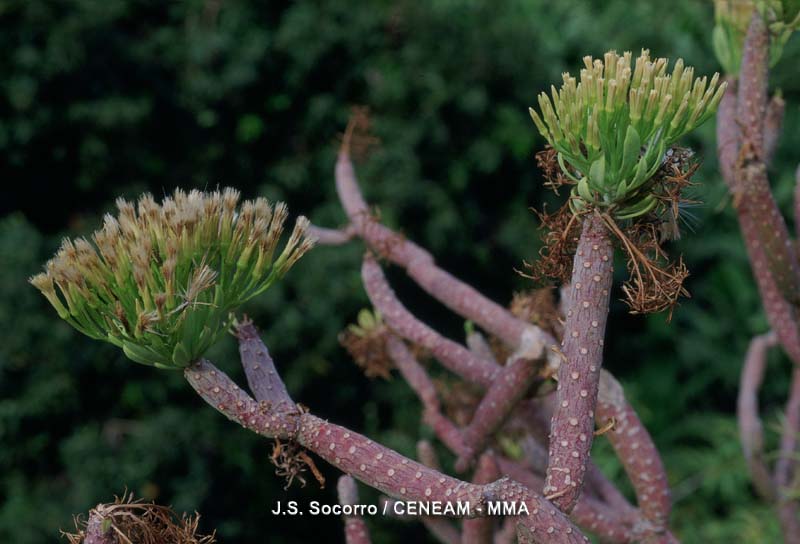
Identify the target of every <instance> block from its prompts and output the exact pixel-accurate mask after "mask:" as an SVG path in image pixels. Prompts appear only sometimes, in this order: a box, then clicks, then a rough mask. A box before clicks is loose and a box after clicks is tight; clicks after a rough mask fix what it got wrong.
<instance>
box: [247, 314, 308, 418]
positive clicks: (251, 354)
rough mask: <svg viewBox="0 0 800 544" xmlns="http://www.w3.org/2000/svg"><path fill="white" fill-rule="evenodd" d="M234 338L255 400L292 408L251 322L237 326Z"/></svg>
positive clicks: (265, 347) (289, 398)
mask: <svg viewBox="0 0 800 544" xmlns="http://www.w3.org/2000/svg"><path fill="white" fill-rule="evenodd" d="M236 337H237V338H238V339H239V356H240V358H241V361H242V366H243V367H244V370H245V374H246V375H247V385H248V386H249V387H250V391H252V392H253V396H254V397H255V398H256V400H257V401H263V402H268V403H270V404H272V405H277V404H281V403H285V404H286V405H287V406H294V401H292V399H291V397H290V396H289V392H288V391H286V386H285V385H284V384H283V380H282V379H281V378H280V376H279V375H278V371H277V369H276V368H275V363H274V362H273V361H272V357H270V355H269V351H268V350H267V346H265V345H264V342H262V341H261V338H259V336H258V331H257V330H256V328H255V326H254V325H253V322H252V321H250V320H248V319H245V320H244V321H242V322H241V323H239V324H237V326H236Z"/></svg>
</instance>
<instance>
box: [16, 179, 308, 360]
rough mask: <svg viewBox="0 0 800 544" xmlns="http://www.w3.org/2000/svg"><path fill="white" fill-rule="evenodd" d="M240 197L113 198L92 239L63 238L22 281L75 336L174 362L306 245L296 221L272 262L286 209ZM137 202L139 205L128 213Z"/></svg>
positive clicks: (194, 352)
mask: <svg viewBox="0 0 800 544" xmlns="http://www.w3.org/2000/svg"><path fill="white" fill-rule="evenodd" d="M238 201H239V193H238V192H237V191H235V190H233V189H225V190H224V191H223V192H222V193H220V192H219V191H215V192H213V193H201V192H199V191H191V192H189V193H185V192H183V191H181V190H177V191H176V192H175V193H174V195H173V196H172V197H167V198H165V199H164V201H163V202H162V203H161V205H159V204H157V203H156V202H155V200H153V198H152V197H151V196H150V195H144V196H142V197H141V198H140V199H139V202H138V207H134V206H133V204H131V203H129V202H127V201H125V200H122V199H119V200H118V201H117V207H118V208H119V214H118V215H117V217H112V216H111V215H106V217H105V219H104V224H103V227H102V228H101V229H99V230H97V231H96V232H95V233H94V234H93V236H92V238H93V240H94V244H92V243H90V242H88V241H87V240H85V239H82V238H79V239H77V240H74V241H73V240H69V239H65V240H64V242H63V244H62V246H61V249H60V250H59V251H58V252H57V254H56V255H55V257H54V258H53V259H51V260H50V261H48V263H47V265H46V267H45V272H43V273H41V274H37V275H36V276H34V277H32V278H31V279H30V282H31V284H33V286H34V287H36V288H37V289H39V290H40V291H41V292H42V294H44V296H45V297H46V298H47V300H48V301H49V302H50V303H51V304H52V305H53V307H54V308H55V309H56V311H57V312H58V315H59V317H61V318H62V319H64V320H66V321H67V322H68V323H70V324H71V325H72V326H73V327H75V328H76V329H78V330H79V331H81V332H82V333H84V334H86V335H88V336H90V337H92V338H95V339H99V340H105V341H107V342H111V343H112V344H114V345H117V346H119V347H121V348H122V349H123V351H124V352H125V354H126V355H127V356H128V357H129V358H130V359H132V360H134V361H136V362H138V363H143V364H148V365H153V366H156V367H159V368H182V367H185V366H188V365H189V364H190V363H192V362H193V361H195V360H197V359H199V358H200V357H201V356H202V355H203V353H205V351H206V350H207V349H208V348H209V347H210V346H211V345H212V344H214V342H216V340H217V339H219V337H220V336H221V335H222V334H223V333H224V332H225V330H226V329H227V327H228V325H229V319H230V315H231V312H232V311H233V310H234V309H235V308H236V307H238V306H239V305H241V304H242V303H244V302H245V301H247V300H249V299H251V298H253V297H254V296H256V295H259V294H261V293H263V292H264V291H266V290H267V289H268V288H269V287H270V285H272V284H273V283H274V282H275V281H277V280H278V279H280V278H281V277H282V276H283V275H284V274H285V273H286V272H287V271H288V270H289V268H291V266H292V265H293V264H294V263H295V262H297V260H298V259H299V258H300V257H301V256H302V255H303V254H305V253H306V252H307V251H308V250H309V249H311V247H312V246H313V240H312V239H309V238H307V237H306V235H305V232H306V228H307V227H308V220H307V219H306V218H305V217H300V218H298V219H297V222H296V223H295V226H294V230H293V232H292V234H291V236H290V238H289V240H288V242H287V244H286V245H285V247H284V248H283V251H282V252H281V253H280V254H279V255H278V257H277V259H274V260H273V256H274V253H275V249H276V247H277V245H278V241H279V238H280V234H281V232H282V230H283V225H284V222H285V221H286V216H287V211H286V207H285V206H284V205H283V204H282V203H279V204H277V205H276V206H275V208H274V210H273V208H272V206H271V205H270V204H269V203H268V202H267V201H266V200H265V199H263V198H258V199H256V200H255V201H246V202H244V203H242V205H241V207H240V208H237V204H238ZM137 208H138V209H137Z"/></svg>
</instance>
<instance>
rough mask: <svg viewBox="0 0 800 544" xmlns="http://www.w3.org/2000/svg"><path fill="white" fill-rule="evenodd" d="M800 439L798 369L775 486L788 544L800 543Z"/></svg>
mask: <svg viewBox="0 0 800 544" xmlns="http://www.w3.org/2000/svg"><path fill="white" fill-rule="evenodd" d="M798 439H800V368H797V367H796V368H795V369H794V372H793V374H792V383H791V386H790V387H789V400H788V402H787V403H786V413H785V414H784V420H783V431H782V434H781V447H780V456H779V457H778V461H777V463H776V466H775V484H776V485H777V487H778V515H779V517H780V520H781V526H782V528H783V535H784V539H785V541H786V544H797V543H798V542H800V519H798V515H797V514H798V499H797V495H796V492H797V488H798V486H800V471H798V464H800V463H798Z"/></svg>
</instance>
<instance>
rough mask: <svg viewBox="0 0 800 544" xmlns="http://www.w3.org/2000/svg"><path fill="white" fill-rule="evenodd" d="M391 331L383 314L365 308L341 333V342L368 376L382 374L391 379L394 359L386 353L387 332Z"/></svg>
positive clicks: (372, 376)
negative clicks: (354, 321) (385, 322)
mask: <svg viewBox="0 0 800 544" xmlns="http://www.w3.org/2000/svg"><path fill="white" fill-rule="evenodd" d="M388 332H389V330H388V329H387V327H386V325H385V324H384V323H383V319H382V318H381V314H380V313H379V312H377V311H375V312H371V311H370V310H368V309H366V308H364V309H362V310H361V311H360V312H358V318H357V322H356V323H352V324H350V325H348V326H347V328H346V329H345V330H344V331H342V333H341V334H340V335H339V343H340V344H341V345H342V347H344V348H345V349H346V350H347V351H348V353H350V356H351V357H352V358H353V360H354V361H355V362H356V364H357V365H358V366H359V367H361V368H362V369H363V370H364V374H366V376H367V377H368V378H374V377H378V376H380V377H381V378H384V379H389V377H390V375H391V371H392V366H393V365H392V361H391V358H390V357H389V354H388V353H386V334H387V333H388Z"/></svg>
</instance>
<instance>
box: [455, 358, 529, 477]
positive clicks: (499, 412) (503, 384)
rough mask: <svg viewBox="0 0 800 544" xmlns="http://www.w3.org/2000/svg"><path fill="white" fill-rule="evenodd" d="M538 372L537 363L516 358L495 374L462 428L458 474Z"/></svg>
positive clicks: (457, 466) (478, 450) (524, 391)
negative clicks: (462, 443)
mask: <svg viewBox="0 0 800 544" xmlns="http://www.w3.org/2000/svg"><path fill="white" fill-rule="evenodd" d="M540 369H541V365H539V364H537V362H536V361H531V360H528V359H525V358H519V359H516V360H513V361H511V362H509V364H508V365H507V366H504V367H503V369H502V370H501V371H500V372H499V373H498V375H497V377H496V379H495V380H494V383H492V385H491V387H489V390H488V391H487V392H486V394H485V395H484V396H483V398H482V399H481V402H480V404H479V405H478V408H477V409H476V410H475V415H474V416H473V417H472V421H470V423H469V425H468V426H467V427H466V428H465V429H464V445H465V446H466V454H465V455H461V456H460V457H459V459H458V461H457V462H456V470H457V471H459V472H460V471H464V470H466V469H467V468H468V467H469V465H470V464H471V463H472V461H473V459H474V457H475V456H476V455H478V454H480V453H481V452H482V451H483V448H484V447H485V446H486V443H487V442H488V441H489V439H490V438H491V437H492V436H493V435H494V433H495V432H496V431H497V430H498V429H499V428H500V427H501V426H502V425H503V423H505V421H506V420H507V419H508V417H509V416H510V415H511V413H512V412H513V410H514V409H515V408H516V407H517V404H518V403H519V401H520V400H521V399H522V397H523V396H524V395H525V393H526V392H527V391H528V389H529V388H530V386H531V385H532V384H533V383H534V381H535V380H536V378H537V377H538V376H539V370H540Z"/></svg>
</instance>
